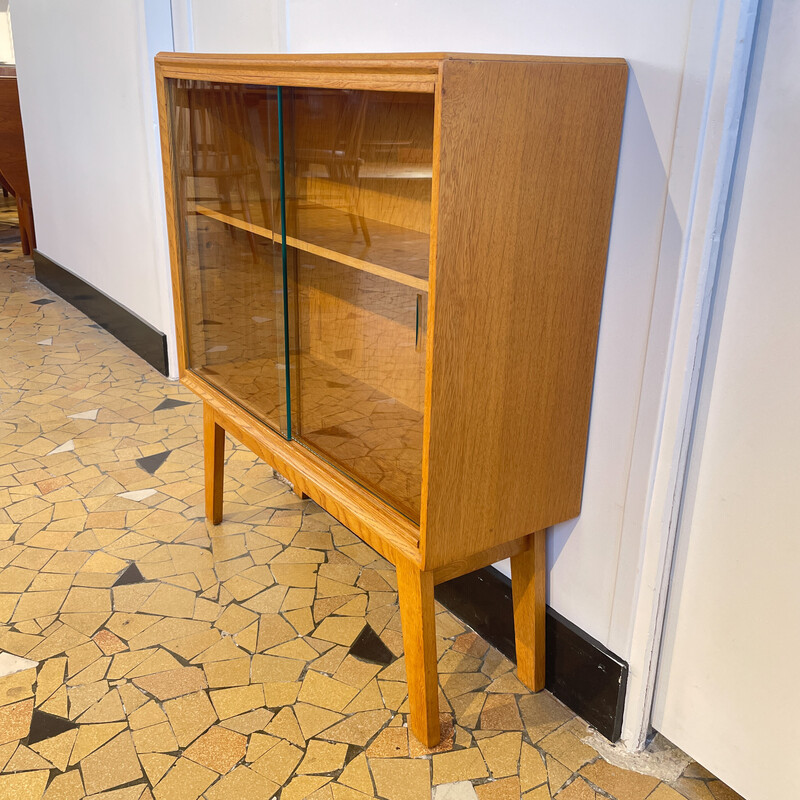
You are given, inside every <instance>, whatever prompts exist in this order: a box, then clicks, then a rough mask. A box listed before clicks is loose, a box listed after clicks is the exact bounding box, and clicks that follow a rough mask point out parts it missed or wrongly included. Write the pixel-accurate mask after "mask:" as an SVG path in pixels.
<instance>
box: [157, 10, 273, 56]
mask: <svg viewBox="0 0 800 800" xmlns="http://www.w3.org/2000/svg"><path fill="white" fill-rule="evenodd" d="M172 7H173V10H172V14H173V21H174V23H173V25H174V31H175V49H176V50H179V51H186V52H188V51H196V52H198V53H282V52H283V51H284V50H285V42H286V29H285V28H286V2H285V0H225V2H223V3H221V2H219V0H172Z"/></svg>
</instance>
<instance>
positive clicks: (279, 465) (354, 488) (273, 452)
mask: <svg viewBox="0 0 800 800" xmlns="http://www.w3.org/2000/svg"><path fill="white" fill-rule="evenodd" d="M181 382H182V383H183V384H184V385H185V386H186V387H187V388H189V389H190V390H191V391H193V392H194V393H195V394H196V395H198V396H199V397H200V398H201V399H202V400H203V401H204V402H206V403H208V404H209V405H211V406H212V407H213V408H214V418H215V422H216V424H217V425H220V426H221V427H222V428H224V430H225V431H226V432H227V433H228V434H230V435H231V436H233V438H234V439H236V440H237V441H239V442H241V443H242V444H243V445H245V447H248V448H250V450H252V451H253V452H254V453H255V454H256V455H257V456H258V457H259V458H261V459H262V460H264V461H265V462H266V463H267V464H269V465H270V466H271V467H272V468H273V469H274V470H276V471H277V472H279V473H280V474H281V475H283V477H284V478H286V480H288V481H289V483H291V484H292V486H293V487H294V489H295V492H297V493H300V492H302V493H303V494H305V495H307V496H308V497H310V498H311V499H312V500H314V502H316V503H317V504H318V505H320V506H322V508H324V509H325V510H326V511H327V512H328V513H329V514H331V515H332V516H333V517H335V518H336V519H338V520H339V522H341V523H342V525H345V526H347V527H348V528H349V529H350V530H351V531H353V533H355V534H357V535H358V536H360V537H361V538H362V539H363V540H364V541H365V542H366V543H367V544H368V545H370V547H372V548H374V549H375V550H377V551H378V552H379V553H380V554H381V555H382V556H383V557H384V558H386V559H387V560H389V561H390V562H391V563H392V564H397V562H398V561H399V560H400V559H405V560H406V561H409V562H411V563H418V562H419V529H418V528H417V527H416V526H415V525H413V524H412V523H411V522H410V520H408V519H407V518H406V517H404V516H403V515H402V514H400V513H398V512H397V511H395V510H394V509H393V508H390V507H389V506H387V505H386V504H385V503H383V502H381V500H379V499H378V498H377V497H376V496H375V495H374V494H372V493H371V492H368V491H367V490H366V489H363V488H362V487H361V486H359V485H358V484H357V483H355V482H354V481H352V480H350V479H349V478H347V477H346V476H344V475H342V473H341V472H339V471H338V470H337V469H335V468H334V467H332V466H330V465H329V464H327V463H326V462H325V461H323V460H322V459H321V458H319V457H317V456H316V455H314V453H312V452H311V451H309V450H308V449H306V448H305V447H303V446H302V445H300V444H298V443H297V442H294V441H288V440H286V439H284V438H283V437H282V436H281V435H280V434H278V433H276V432H275V431H273V430H272V429H271V428H269V427H267V426H266V425H265V424H264V423H263V422H260V421H259V420H258V419H256V418H255V417H253V416H252V415H250V414H248V413H247V412H246V411H244V410H243V409H242V408H240V407H239V406H237V405H236V404H235V403H234V402H232V401H231V400H229V399H228V398H227V397H225V396H224V395H223V394H222V393H221V392H219V391H218V390H216V389H215V388H214V387H213V386H211V385H210V384H208V383H206V381H204V380H202V379H201V378H199V377H197V376H196V375H195V374H194V373H192V372H191V371H188V370H187V371H186V373H185V374H184V375H183V377H182V378H181Z"/></svg>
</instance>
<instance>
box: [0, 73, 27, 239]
mask: <svg viewBox="0 0 800 800" xmlns="http://www.w3.org/2000/svg"><path fill="white" fill-rule="evenodd" d="M3 72H4V74H3V75H2V76H0V175H1V176H2V181H3V185H5V186H6V187H8V188H9V189H10V190H11V192H12V193H13V194H14V197H15V198H16V200H17V209H18V211H19V227H20V238H21V240H22V252H23V253H24V254H25V255H29V254H30V253H31V252H32V251H33V249H34V248H35V247H36V233H35V230H34V226H33V210H32V204H31V187H30V182H29V180H28V162H27V159H26V156H25V137H24V135H23V131H22V114H21V112H20V107H19V91H18V88H17V76H16V69H15V68H13V67H9V68H5V69H4V71H3Z"/></svg>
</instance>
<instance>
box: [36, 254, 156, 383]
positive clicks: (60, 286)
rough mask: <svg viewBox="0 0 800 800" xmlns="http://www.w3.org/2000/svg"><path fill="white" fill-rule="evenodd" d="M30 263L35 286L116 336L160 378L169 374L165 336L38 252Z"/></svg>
mask: <svg viewBox="0 0 800 800" xmlns="http://www.w3.org/2000/svg"><path fill="white" fill-rule="evenodd" d="M33 263H34V267H35V271H36V280H38V281H39V283H42V284H44V285H45V286H46V287H47V288H48V289H50V291H52V292H55V293H56V294H57V295H58V296H59V297H63V298H64V300H66V301H67V302H68V303H70V304H72V305H73V306H75V308H77V309H78V310H79V311H82V312H83V313H84V314H86V316H87V317H89V319H92V320H94V321H95V322H96V323H97V324H98V325H100V327H102V328H105V329H106V330H107V331H108V332H109V333H110V334H112V335H113V336H116V338H117V339H119V340H120V341H121V342H122V343H123V344H124V345H125V346H126V347H129V348H130V349H131V350H133V352H134V353H136V354H137V355H139V356H141V357H142V358H143V359H144V360H145V361H146V362H147V363H148V364H150V365H152V366H153V367H155V368H156V369H157V370H158V371H159V372H160V373H162V375H167V374H169V369H168V363H167V337H166V336H165V335H164V334H163V333H161V331H159V330H156V329H155V328H154V327H153V326H152V325H150V323H149V322H145V321H144V320H143V319H142V318H141V317H139V316H137V315H136V314H134V313H133V311H129V310H128V309H127V308H125V307H124V306H122V305H120V304H119V303H118V302H117V301H116V300H114V299H112V298H111V297H109V296H108V295H107V294H104V293H103V292H101V291H100V290H99V289H97V288H95V287H94V286H92V285H91V284H89V283H86V281H85V280H83V278H79V277H78V276H77V275H75V274H74V273H73V272H70V271H69V270H68V269H66V268H64V267H62V266H61V265H60V264H57V263H56V262H55V261H53V260H52V259H51V258H48V256H46V255H45V254H44V253H42V252H40V251H39V250H34V251H33Z"/></svg>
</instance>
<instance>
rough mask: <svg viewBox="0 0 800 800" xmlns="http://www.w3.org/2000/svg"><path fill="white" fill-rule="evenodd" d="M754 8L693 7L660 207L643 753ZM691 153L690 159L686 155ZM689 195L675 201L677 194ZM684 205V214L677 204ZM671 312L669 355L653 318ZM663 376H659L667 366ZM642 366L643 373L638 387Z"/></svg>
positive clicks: (652, 347) (634, 727) (751, 2)
mask: <svg viewBox="0 0 800 800" xmlns="http://www.w3.org/2000/svg"><path fill="white" fill-rule="evenodd" d="M759 8H760V0H738V2H733V1H732V0H718V2H711V0H696V2H695V4H694V8H693V11H692V20H691V26H690V31H689V39H688V44H687V53H686V61H685V64H684V75H683V83H682V92H681V102H680V106H679V110H678V119H677V125H676V132H675V143H674V147H673V159H672V164H673V170H672V172H671V174H670V179H669V188H668V195H673V194H674V195H675V198H674V199H675V202H674V206H676V207H681V206H683V207H685V208H686V209H687V211H686V214H685V217H684V219H683V226H684V233H683V251H682V253H681V257H680V261H679V264H678V267H677V271H675V268H674V266H673V267H672V268H670V266H669V264H668V263H666V260H667V258H668V256H667V255H666V254H663V255H662V259H660V261H661V263H660V264H659V277H658V283H657V287H656V296H655V299H654V313H653V323H651V332H650V340H649V342H648V357H647V362H649V364H650V367H651V370H650V371H651V372H655V371H656V370H658V372H660V374H657V375H654V376H653V378H652V379H653V380H658V381H660V382H661V393H660V403H659V417H658V424H657V426H656V431H655V435H653V431H652V429H651V430H647V431H645V430H637V433H636V435H637V437H643V436H649V437H650V438H651V440H652V443H651V448H650V449H651V452H652V458H651V462H650V481H649V492H648V498H647V505H646V507H645V513H644V517H643V520H642V538H641V557H640V566H639V588H638V593H637V597H636V600H635V607H634V615H633V630H632V637H631V649H630V653H631V656H630V663H629V666H630V672H629V677H628V686H627V692H626V702H625V718H624V721H623V728H622V742H623V744H624V745H625V746H626V747H627V748H628V749H631V750H640V749H641V748H642V747H644V745H645V742H646V738H647V735H648V733H649V730H650V720H651V714H652V706H653V696H654V690H655V681H656V671H657V667H658V660H659V655H660V650H661V637H662V632H663V627H664V620H665V617H666V610H667V596H668V589H669V582H670V575H671V571H672V562H673V555H674V550H675V541H676V537H677V532H678V525H679V521H680V511H681V507H682V500H683V494H684V482H685V479H686V471H687V462H688V458H687V456H688V453H689V446H690V442H691V437H692V432H693V428H694V420H695V411H696V403H697V395H698V387H699V383H700V377H701V369H702V363H703V353H704V351H705V345H706V340H707V336H708V327H709V321H710V310H711V301H712V298H713V295H714V287H715V285H716V280H717V273H718V267H719V261H720V246H721V241H722V234H723V232H724V227H725V222H726V219H727V214H728V208H729V195H730V188H731V182H732V179H733V170H734V166H735V163H736V154H737V149H738V144H739V137H740V129H741V118H742V114H743V110H744V102H745V97H746V89H747V79H748V76H749V73H750V63H751V56H752V50H753V43H754V38H755V29H756V22H757V17H758V12H759ZM687 152H688V153H694V158H691V156H690V157H686V156H685V155H684V154H685V153H687ZM684 186H685V187H686V189H682V187H684ZM681 201H682V203H681ZM659 306H660V307H661V308H662V309H669V308H671V309H672V319H671V326H670V331H669V338H668V340H667V342H666V343H665V344H666V348H667V349H666V353H665V352H663V344H662V343H661V341H660V340H663V338H664V333H663V331H659V330H657V328H658V325H657V320H658V313H657V312H658V308H659ZM665 364H666V369H664V365H665ZM647 379H648V366H647V363H646V366H645V381H646V380H647Z"/></svg>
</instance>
